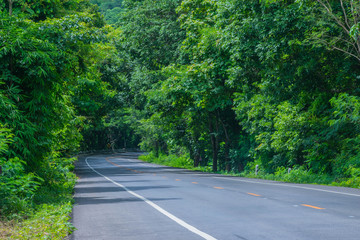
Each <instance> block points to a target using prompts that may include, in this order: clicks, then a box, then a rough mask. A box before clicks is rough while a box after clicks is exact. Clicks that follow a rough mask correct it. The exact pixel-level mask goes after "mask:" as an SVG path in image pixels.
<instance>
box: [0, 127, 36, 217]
mask: <svg viewBox="0 0 360 240" xmlns="http://www.w3.org/2000/svg"><path fill="white" fill-rule="evenodd" d="M12 139H13V135H12V134H11V133H10V130H9V129H6V128H0V154H2V155H5V156H6V153H7V150H8V146H9V144H10V143H12ZM5 156H1V155H0V166H1V167H2V170H3V173H2V174H1V175H0V212H1V215H10V214H14V213H20V212H23V211H26V210H27V208H28V207H29V205H30V204H31V200H32V198H33V196H34V194H35V191H36V190H37V189H38V187H39V185H40V183H41V180H42V179H41V178H39V177H37V176H35V175H34V174H33V173H25V167H24V166H25V162H24V161H22V160H20V159H19V158H10V159H7V158H6V157H5Z"/></svg>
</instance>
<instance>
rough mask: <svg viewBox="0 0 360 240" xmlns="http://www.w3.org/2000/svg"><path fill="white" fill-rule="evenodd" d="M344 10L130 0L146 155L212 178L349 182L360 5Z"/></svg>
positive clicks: (130, 49) (131, 102)
mask: <svg viewBox="0 0 360 240" xmlns="http://www.w3.org/2000/svg"><path fill="white" fill-rule="evenodd" d="M341 2H342V1H322V0H318V1H245V0H231V1H230V0H225V1H211V0H186V1H181V2H179V1H170V0H168V1H160V2H157V3H156V4H155V3H154V2H152V1H124V2H123V7H124V9H123V12H122V13H121V14H120V19H121V21H119V22H118V26H119V30H118V34H119V37H118V38H117V40H115V45H116V47H117V50H118V52H119V54H122V55H123V56H126V58H127V59H124V60H123V61H122V62H121V67H122V68H121V69H122V70H123V71H124V78H123V79H125V81H124V86H125V89H126V90H125V91H127V92H128V93H129V97H128V98H127V103H128V106H129V108H126V109H127V113H126V114H125V115H126V116H128V119H132V120H133V124H131V125H127V126H130V127H133V128H134V127H135V128H136V130H135V131H136V132H137V133H138V134H140V135H141V136H142V143H141V146H142V148H143V149H144V150H149V151H153V152H154V153H155V155H161V154H160V153H161V152H162V153H178V154H180V155H181V154H182V153H183V152H184V151H185V152H186V154H189V156H190V158H191V159H192V161H193V163H194V165H196V166H197V165H198V164H199V163H200V159H201V160H202V161H201V162H202V163H201V164H203V165H210V166H212V167H213V171H217V170H221V171H233V172H242V171H245V172H253V169H252V168H254V166H255V165H259V166H261V171H263V175H264V176H265V175H268V174H270V175H271V174H274V173H276V172H277V171H279V169H282V168H286V169H287V168H288V167H291V168H294V167H295V169H298V170H294V172H293V175H294V177H292V176H293V175H292V174H290V175H289V176H288V175H286V176H287V177H289V178H290V176H291V179H293V178H296V177H295V175H296V174H298V175H299V176H300V177H299V178H301V179H307V178H308V180H304V181H310V180H311V179H313V180H315V181H318V182H322V180H316V179H315V178H314V177H313V176H315V175H316V174H319V175H320V176H322V175H324V176H330V178H331V177H334V178H335V179H336V180H337V181H339V182H341V181H343V179H344V178H352V177H353V175H352V170H351V169H357V168H358V167H359V166H358V161H357V159H358V154H357V152H358V139H359V137H358V134H357V132H358V131H357V128H358V127H357V126H358V123H357V121H358V119H357V117H358V116H357V115H358V110H357V108H358V106H357V104H358V103H357V101H358V99H357V98H358V96H359V89H358V87H357V86H358V84H359V80H360V79H359V77H358V76H359V75H360V72H359V68H358V66H359V62H358V61H357V60H356V56H357V52H356V51H357V49H356V46H357V45H356V43H357V41H358V38H357V28H358V23H357V22H356V17H355V15H356V14H355V13H356V11H357V9H358V5H357V3H355V2H354V1H351V2H346V3H345V2H343V3H345V4H343V7H342V5H341ZM322 3H325V4H322ZM351 4H353V8H351ZM159 6H162V7H161V9H162V11H160V12H159ZM329 6H331V8H329ZM327 7H328V9H327ZM175 8H176V11H175V12H174V10H175ZM170 13H171V14H170ZM354 14H355V15H354ZM158 15H161V16H162V19H159V18H158V17H157V16H158ZM342 16H344V17H342ZM345 16H346V17H347V18H346V17H345ZM350 22H351V24H350ZM342 25H343V26H342ZM350 38H351V39H350ZM165 39H167V41H165ZM334 50H337V51H334ZM342 50H346V51H342ZM344 53H345V54H346V55H344ZM349 56H352V57H354V56H355V58H349ZM123 58H125V57H123ZM118 112H121V111H118ZM130 116H131V117H130ZM210 162H211V164H209V163H210ZM249 169H251V171H250V170H249ZM307 171H308V172H307ZM280 172H281V171H280ZM355 172H356V171H355ZM301 174H304V175H301ZM280 175H281V174H280ZM325 178H326V177H325ZM284 179H286V177H285V176H284ZM324 181H325V180H324Z"/></svg>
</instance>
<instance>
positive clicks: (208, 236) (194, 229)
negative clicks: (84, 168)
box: [85, 157, 217, 240]
mask: <svg viewBox="0 0 360 240" xmlns="http://www.w3.org/2000/svg"><path fill="white" fill-rule="evenodd" d="M89 158H95V157H87V158H86V159H85V162H86V164H87V165H88V167H89V168H90V169H91V170H93V171H94V172H95V173H97V174H98V175H100V176H102V177H103V178H105V179H106V180H108V181H109V182H112V183H113V184H115V185H117V186H118V187H121V188H123V189H124V190H125V191H127V192H128V193H130V194H131V195H133V196H135V197H137V198H139V199H141V200H143V201H144V202H146V203H147V204H149V205H150V206H151V207H153V208H155V209H156V210H157V211H159V212H160V213H162V214H164V215H165V216H166V217H168V218H170V219H171V220H173V221H174V222H176V223H177V224H179V225H181V226H183V227H184V228H186V229H187V230H189V231H191V232H193V233H195V234H197V235H199V236H200V237H202V238H204V239H206V240H217V239H216V238H214V237H212V236H210V235H209V234H207V233H204V232H202V231H200V230H199V229H197V228H195V227H194V226H191V225H190V224H188V223H186V222H185V221H183V220H181V219H180V218H178V217H176V216H174V215H173V214H171V213H169V212H168V211H166V210H165V209H163V208H161V207H160V206H159V205H157V204H155V203H153V202H152V201H150V200H149V199H147V198H145V197H143V196H141V195H139V194H137V193H135V192H133V191H131V190H129V189H128V188H127V187H125V186H124V185H122V184H120V183H117V182H115V181H114V180H112V179H110V178H108V177H106V176H105V175H103V174H101V173H99V172H98V171H96V170H95V169H94V168H93V167H91V166H90V164H89V163H88V161H87V160H88V159H89Z"/></svg>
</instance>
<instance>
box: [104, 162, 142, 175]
mask: <svg viewBox="0 0 360 240" xmlns="http://www.w3.org/2000/svg"><path fill="white" fill-rule="evenodd" d="M105 160H106V161H107V162H108V163H110V164H112V165H114V166H116V167H119V168H123V169H126V170H128V171H131V172H135V173H143V172H142V171H138V170H134V169H131V168H126V167H124V166H121V165H119V164H116V163H114V162H112V161H110V160H109V158H105Z"/></svg>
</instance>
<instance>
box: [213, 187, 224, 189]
mask: <svg viewBox="0 0 360 240" xmlns="http://www.w3.org/2000/svg"><path fill="white" fill-rule="evenodd" d="M214 188H216V189H224V188H222V187H214Z"/></svg>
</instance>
